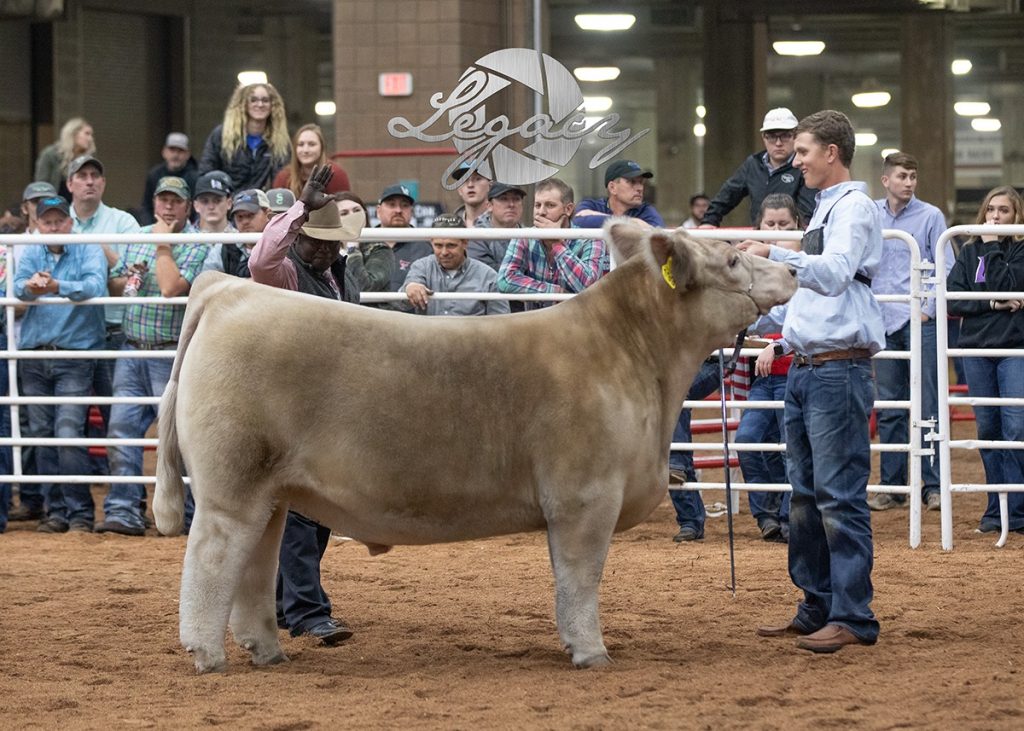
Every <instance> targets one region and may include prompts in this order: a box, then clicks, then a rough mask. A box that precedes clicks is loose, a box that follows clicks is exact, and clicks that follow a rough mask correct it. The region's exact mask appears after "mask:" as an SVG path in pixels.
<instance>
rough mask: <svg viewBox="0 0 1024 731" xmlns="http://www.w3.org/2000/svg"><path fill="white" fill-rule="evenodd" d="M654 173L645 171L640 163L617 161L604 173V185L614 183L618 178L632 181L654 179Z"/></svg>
mask: <svg viewBox="0 0 1024 731" xmlns="http://www.w3.org/2000/svg"><path fill="white" fill-rule="evenodd" d="M653 177H654V173H652V172H651V171H650V170H644V169H643V168H642V167H640V163H638V162H635V161H633V160H616V161H615V162H613V163H612V164H611V165H609V166H608V169H607V170H605V171H604V184H605V185H608V183H610V182H612V181H613V180H615V179H616V178H626V179H627V180H632V179H633V178H653Z"/></svg>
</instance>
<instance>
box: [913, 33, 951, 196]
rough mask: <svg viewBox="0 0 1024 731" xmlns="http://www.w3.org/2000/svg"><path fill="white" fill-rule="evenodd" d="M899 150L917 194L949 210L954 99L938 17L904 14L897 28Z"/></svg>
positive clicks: (947, 46)
mask: <svg viewBox="0 0 1024 731" xmlns="http://www.w3.org/2000/svg"><path fill="white" fill-rule="evenodd" d="M900 49H901V58H900V61H901V63H900V94H901V96H902V107H901V109H900V131H901V133H900V136H901V144H900V149H901V150H903V151H904V152H907V153H909V154H911V155H913V156H914V157H916V158H917V159H918V162H919V163H920V166H921V173H920V176H921V182H920V184H919V185H918V188H917V196H918V198H920V199H921V200H924V201H928V202H929V203H931V204H932V205H936V206H938V207H939V208H940V209H942V211H943V212H944V213H946V214H947V215H949V214H951V213H952V212H953V206H954V203H955V196H956V189H955V181H954V178H953V162H954V158H953V142H952V140H953V139H954V135H953V98H952V77H951V76H950V72H949V63H950V34H949V29H948V28H947V26H946V20H945V15H944V14H942V13H915V14H913V15H907V16H904V17H903V18H902V20H901V26H900Z"/></svg>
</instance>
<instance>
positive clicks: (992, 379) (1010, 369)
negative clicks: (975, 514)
mask: <svg viewBox="0 0 1024 731" xmlns="http://www.w3.org/2000/svg"><path fill="white" fill-rule="evenodd" d="M964 370H965V371H966V373H967V386H968V388H969V390H970V395H971V396H975V397H979V398H980V397H985V396H987V397H1003V398H1024V358H977V357H975V358H964ZM974 419H975V421H976V423H977V426H978V439H983V440H997V441H1011V442H1024V407H1022V406H975V407H974ZM981 462H982V464H983V465H984V466H985V481H986V482H987V483H989V484H990V485H1002V484H1008V483H1012V484H1021V483H1024V451H1021V450H1019V449H982V450H981ZM1007 500H1008V502H1009V505H1008V508H1009V513H1010V530H1018V529H1020V528H1024V493H1020V492H1011V493H1008V494H1007ZM980 527H981V528H982V529H991V530H998V529H999V497H998V495H997V493H994V492H990V493H989V494H988V505H987V506H986V508H985V514H984V515H982V516H981V525H980Z"/></svg>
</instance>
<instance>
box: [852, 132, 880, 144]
mask: <svg viewBox="0 0 1024 731" xmlns="http://www.w3.org/2000/svg"><path fill="white" fill-rule="evenodd" d="M853 137H854V140H855V141H856V143H857V147H873V146H874V145H876V144H877V143H878V135H876V134H875V133H874V132H857V133H856V134H855V135H854V136H853Z"/></svg>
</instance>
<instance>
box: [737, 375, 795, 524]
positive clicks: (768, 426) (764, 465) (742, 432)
mask: <svg viewBox="0 0 1024 731" xmlns="http://www.w3.org/2000/svg"><path fill="white" fill-rule="evenodd" d="M786 380H787V379H786V376H779V375H768V376H757V378H755V379H754V382H753V383H752V384H750V395H749V396H748V397H747V398H748V399H749V400H750V401H783V400H785V398H786ZM783 414H784V411H783V410H782V409H771V410H769V409H744V410H743V416H742V417H741V418H740V425H739V428H738V429H736V443H737V444H757V443H759V442H760V443H765V442H775V443H781V442H782V441H784V439H783V437H782V435H783V434H784V433H785V425H784V422H783ZM737 455H738V456H739V460H740V469H741V470H743V481H744V482H750V483H771V482H774V483H784V482H787V481H788V480H787V478H786V460H785V456H784V454H783V453H782V452H737ZM747 499H748V500H749V501H750V514H751V515H752V516H754V519H755V520H757V521H759V522H760V520H761V519H762V518H776V519H778V520H781V521H782V522H786V521H787V520H789V493H785V492H753V491H751V492H748V493H747Z"/></svg>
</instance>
